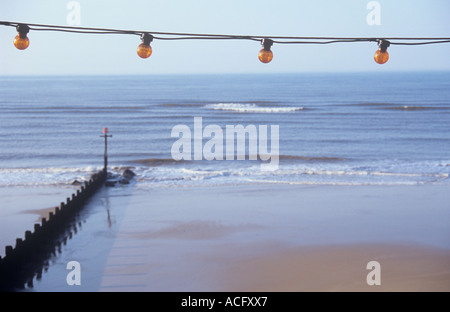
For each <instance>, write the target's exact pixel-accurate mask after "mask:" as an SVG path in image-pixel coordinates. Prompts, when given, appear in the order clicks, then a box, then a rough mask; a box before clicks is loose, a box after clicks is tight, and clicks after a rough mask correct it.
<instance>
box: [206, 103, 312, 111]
mask: <svg viewBox="0 0 450 312" xmlns="http://www.w3.org/2000/svg"><path fill="white" fill-rule="evenodd" d="M205 108H208V109H213V110H221V111H229V112H236V113H291V112H296V111H302V110H304V108H303V107H288V106H285V107H265V106H258V105H256V104H243V103H217V104H208V105H205Z"/></svg>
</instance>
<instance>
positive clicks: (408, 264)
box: [2, 184, 450, 292]
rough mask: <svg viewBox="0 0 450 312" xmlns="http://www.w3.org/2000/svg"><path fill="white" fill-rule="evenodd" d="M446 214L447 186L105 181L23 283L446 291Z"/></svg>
mask: <svg viewBox="0 0 450 312" xmlns="http://www.w3.org/2000/svg"><path fill="white" fill-rule="evenodd" d="M47 191H48V190H47ZM18 192H20V190H16V193H18ZM36 192H37V191H36ZM10 193H15V192H10ZM38 194H54V195H58V194H57V193H55V192H53V193H51V192H50V193H49V192H42V190H41V192H40V193H36V194H33V195H34V197H36V196H37V195H38ZM11 196H12V195H11ZM37 197H39V196H37ZM31 198H32V197H27V198H24V197H22V200H23V201H24V202H25V201H29V202H31V201H32V199H31ZM16 199H17V198H16ZM33 200H34V199H33ZM40 206H41V207H43V208H45V206H43V205H40ZM24 212H25V213H24ZM38 212H39V211H33V210H30V209H26V211H22V212H20V213H18V214H16V216H17V218H18V219H21V220H22V221H23V222H22V224H23V226H25V224H26V223H27V222H29V221H31V220H28V219H29V218H31V217H32V218H34V219H36V218H38V217H39V216H38V215H37V213H38ZM40 212H42V211H40ZM12 215H14V214H12ZM24 216H26V218H24ZM449 217H450V210H449V206H448V195H447V186H446V185H419V186H313V187H311V186H301V185H270V184H260V185H246V186H243V187H240V186H221V187H201V188H190V187H173V188H142V187H139V186H138V185H130V186H124V187H117V188H105V189H103V190H101V191H100V192H99V193H98V194H97V195H96V196H95V197H94V198H93V199H92V200H91V201H90V202H89V204H88V205H87V206H86V208H85V213H84V215H83V217H82V219H83V222H82V227H80V230H79V231H78V233H77V234H76V235H74V237H73V238H72V239H71V241H69V242H68V243H67V245H66V246H64V247H63V250H62V253H61V254H59V255H58V256H57V257H55V258H54V259H52V261H51V265H50V266H49V268H48V270H47V271H46V274H44V275H43V277H42V280H40V281H38V282H36V283H35V285H34V288H33V289H30V290H31V291H108V292H110V291H139V292H140V291H150V292H161V291H168V292H174V291H177V292H178V291H188V292H191V291H192V292H195V291H213V292H215V291H284V292H297V291H449V290H450V240H449V237H450V227H449V225H448V220H449ZM30 224H31V223H30ZM5 234H6V231H5V228H4V227H2V237H4V235H5ZM73 260H75V261H79V262H80V264H81V266H82V272H83V275H82V281H83V282H82V285H81V286H68V285H67V284H66V275H67V273H68V271H67V269H66V267H65V266H66V264H67V262H69V261H73ZM370 261H378V262H379V263H380V267H381V274H380V275H381V285H374V286H369V285H368V284H367V282H366V277H367V275H368V274H369V272H370V270H368V269H367V268H366V266H367V263H368V262H370Z"/></svg>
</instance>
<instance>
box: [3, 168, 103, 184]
mask: <svg viewBox="0 0 450 312" xmlns="http://www.w3.org/2000/svg"><path fill="white" fill-rule="evenodd" d="M98 170H100V168H96V167H92V166H88V167H83V168H58V167H55V168H0V187H5V186H45V185H71V184H72V182H74V181H75V180H77V181H79V182H83V181H87V180H89V178H90V176H91V174H93V173H95V172H97V171H98Z"/></svg>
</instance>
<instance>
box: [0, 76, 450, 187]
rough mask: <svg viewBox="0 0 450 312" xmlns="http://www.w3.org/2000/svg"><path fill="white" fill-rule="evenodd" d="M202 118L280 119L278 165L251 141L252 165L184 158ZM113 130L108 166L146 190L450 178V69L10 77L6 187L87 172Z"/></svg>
mask: <svg viewBox="0 0 450 312" xmlns="http://www.w3.org/2000/svg"><path fill="white" fill-rule="evenodd" d="M194 117H202V122H203V128H205V127H206V126H208V125H217V126H219V127H220V128H221V129H223V131H224V134H225V131H226V126H227V125H234V126H236V125H242V126H244V127H246V126H248V125H255V126H256V127H257V128H258V127H259V126H260V125H266V126H268V128H269V129H270V127H271V126H274V125H278V126H279V166H278V169H277V170H275V171H270V172H268V171H262V170H261V162H262V161H261V160H250V159H248V146H249V145H250V142H246V145H247V157H246V160H233V161H230V160H213V161H208V160H191V161H174V160H173V157H172V154H171V149H172V146H173V144H174V143H175V142H176V141H177V140H178V137H172V136H171V132H172V129H173V128H174V127H175V126H177V125H184V126H187V127H189V128H190V129H191V131H192V133H193V131H194ZM104 127H107V128H109V131H110V134H111V135H112V138H109V141H108V155H109V170H110V171H113V172H119V171H120V170H121V169H123V168H125V167H132V168H133V170H134V171H135V173H137V178H136V183H137V184H139V185H140V186H142V187H171V186H195V185H208V186H214V185H230V184H249V183H289V184H312V185H322V184H326V185H334V184H336V185H341V184H342V185H363V184H371V185H391V184H406V185H409V184H413V185H414V184H424V183H449V182H450V179H449V173H450V73H449V72H421V73H392V72H389V73H347V74H342V73H339V74H338V73H334V74H322V73H321V74H306V73H305V74H279V75H275V74H270V75H262V74H258V75H176V76H167V75H165V76H112V77H108V76H98V77H92V76H89V77H82V76H77V77H0V187H10V186H39V185H62V184H63V185H64V184H67V185H69V184H71V183H72V182H73V181H74V180H76V179H77V180H79V181H81V180H84V179H88V178H89V176H90V174H91V173H93V172H94V171H96V170H98V169H100V168H101V167H102V165H103V152H104V140H103V139H102V138H101V137H100V135H101V134H102V128H104ZM258 135H259V133H258ZM268 135H269V137H270V131H268ZM208 140H209V139H208V138H203V142H202V143H203V144H206V143H207V142H208ZM247 143H248V144H247ZM271 143H272V142H271V141H269V145H268V149H269V150H270V148H271ZM224 145H225V143H224ZM193 148H194V144H192V149H193ZM224 148H225V147H224ZM236 153H237V152H236ZM192 155H193V150H192Z"/></svg>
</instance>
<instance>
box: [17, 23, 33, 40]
mask: <svg viewBox="0 0 450 312" xmlns="http://www.w3.org/2000/svg"><path fill="white" fill-rule="evenodd" d="M16 30H17V32H18V33H19V36H20V38H22V39H25V38H26V37H27V34H28V33H29V32H30V27H28V25H25V24H18V25H17V27H16Z"/></svg>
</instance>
